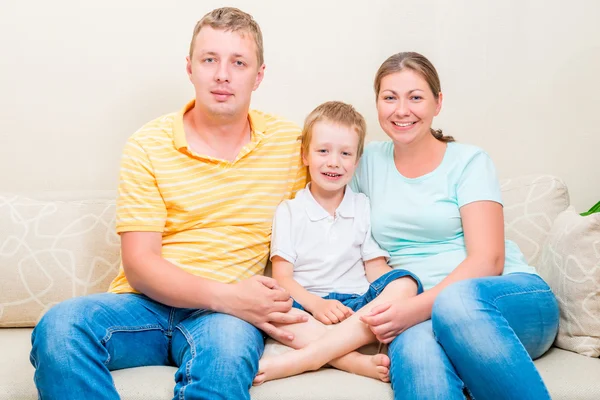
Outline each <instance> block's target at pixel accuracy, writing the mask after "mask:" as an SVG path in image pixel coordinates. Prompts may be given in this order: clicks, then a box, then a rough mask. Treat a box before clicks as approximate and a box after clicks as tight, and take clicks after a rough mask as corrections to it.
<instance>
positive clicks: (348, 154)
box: [342, 151, 352, 157]
mask: <svg viewBox="0 0 600 400" xmlns="http://www.w3.org/2000/svg"><path fill="white" fill-rule="evenodd" d="M342 155H343V156H346V157H350V156H351V155H352V153H350V152H347V151H343V152H342Z"/></svg>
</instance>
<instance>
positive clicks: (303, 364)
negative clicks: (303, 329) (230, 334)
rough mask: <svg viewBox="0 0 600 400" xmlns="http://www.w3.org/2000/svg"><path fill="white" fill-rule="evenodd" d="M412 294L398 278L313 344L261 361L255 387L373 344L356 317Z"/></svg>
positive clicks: (411, 283) (412, 289)
mask: <svg viewBox="0 0 600 400" xmlns="http://www.w3.org/2000/svg"><path fill="white" fill-rule="evenodd" d="M416 292H417V285H416V283H415V281H414V280H412V279H411V278H401V279H398V280H395V281H393V282H391V283H390V284H388V286H387V287H386V288H385V290H384V291H383V292H382V293H381V294H380V295H379V296H378V297H377V298H376V299H375V300H373V301H372V302H370V303H369V304H368V305H367V306H365V307H363V308H362V309H360V310H359V311H357V312H356V313H354V314H353V315H352V316H350V317H349V318H348V319H346V320H344V321H342V322H340V323H339V324H337V325H335V326H334V327H333V328H332V329H330V330H327V332H326V333H325V334H324V335H322V336H321V337H320V338H319V339H317V340H316V341H313V342H310V343H308V344H306V345H305V347H303V348H301V349H299V350H295V351H290V352H288V353H285V354H282V355H280V356H277V357H265V358H263V359H261V360H260V363H259V368H258V371H259V372H258V375H257V376H256V378H255V384H260V383H262V382H265V381H268V380H272V379H279V378H285V377H287V376H292V375H297V374H300V373H302V372H305V371H314V370H317V369H319V368H321V367H322V366H323V365H325V364H327V363H328V362H330V361H331V360H334V359H337V358H339V357H341V356H343V355H346V354H348V353H349V352H351V351H353V350H356V349H358V348H359V347H361V346H364V345H366V344H368V343H371V342H373V341H375V336H374V335H373V333H372V332H371V330H370V329H369V327H368V326H366V325H365V324H363V323H362V322H361V321H360V319H359V317H360V316H361V315H363V314H366V313H368V312H369V311H370V310H371V309H372V308H373V307H376V306H378V305H379V304H383V303H388V302H394V301H401V300H402V299H405V298H408V297H412V296H414V295H415V294H416ZM349 360H350V359H348V361H349ZM342 362H343V361H342Z"/></svg>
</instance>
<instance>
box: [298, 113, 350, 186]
mask: <svg viewBox="0 0 600 400" xmlns="http://www.w3.org/2000/svg"><path fill="white" fill-rule="evenodd" d="M358 140H359V139H358V134H357V133H356V130H355V129H354V127H348V126H344V125H340V124H336V123H331V122H329V121H319V122H316V123H315V124H314V125H313V129H312V138H311V141H310V145H309V148H308V153H307V154H302V160H303V161H304V165H306V166H307V167H308V171H309V172H310V177H311V182H312V183H311V185H312V186H313V187H314V186H317V187H318V188H319V189H322V190H325V191H328V192H329V191H338V190H344V188H345V186H346V185H347V184H348V182H350V179H352V175H353V174H354V170H355V169H356V166H357V164H358V158H357V152H358Z"/></svg>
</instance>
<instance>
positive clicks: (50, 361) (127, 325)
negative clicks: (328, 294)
mask: <svg viewBox="0 0 600 400" xmlns="http://www.w3.org/2000/svg"><path fill="white" fill-rule="evenodd" d="M31 340H32V344H33V348H32V350H31V357H30V359H31V363H32V364H33V366H34V367H35V369H36V371H35V376H34V380H35V384H36V386H37V389H38V393H39V398H40V399H43V400H44V399H53V400H54V399H56V400H58V399H60V400H69V399H74V400H75V399H77V400H81V399H94V400H95V399H115V400H116V399H119V395H118V393H117V391H116V389H115V387H114V383H113V380H112V377H111V374H110V372H109V371H111V370H116V369H122V368H130V367H139V366H146V365H173V366H176V367H177V368H178V370H177V372H176V373H175V389H174V397H173V398H174V399H180V400H183V399H205V400H209V399H210V400H213V399H236V400H237V399H250V395H249V390H250V387H251V385H252V380H253V379H254V377H255V375H256V372H257V371H258V360H259V358H260V357H261V355H262V352H263V350H264V339H263V336H262V333H261V332H260V331H259V330H258V329H257V328H255V327H254V326H252V325H250V324H249V323H247V322H245V321H242V320H240V319H238V318H236V317H232V316H230V315H226V314H219V313H214V312H210V311H206V310H197V309H182V308H173V307H168V306H165V305H163V304H160V303H158V302H155V301H153V300H151V299H149V298H148V297H146V296H143V295H138V294H112V293H103V294H97V295H91V296H85V297H79V298H75V299H71V300H67V301H65V302H63V303H60V304H58V305H56V306H54V307H53V308H52V309H50V310H49V311H48V313H46V315H45V316H44V317H43V318H42V320H41V321H40V322H39V324H38V325H37V326H36V328H35V329H34V331H33V334H32V338H31Z"/></svg>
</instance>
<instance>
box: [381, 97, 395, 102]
mask: <svg viewBox="0 0 600 400" xmlns="http://www.w3.org/2000/svg"><path fill="white" fill-rule="evenodd" d="M383 99H384V100H385V101H391V100H394V99H395V97H394V96H385V97H384V98H383Z"/></svg>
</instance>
